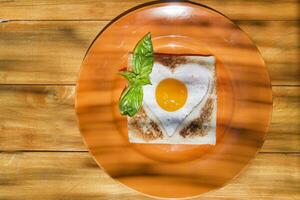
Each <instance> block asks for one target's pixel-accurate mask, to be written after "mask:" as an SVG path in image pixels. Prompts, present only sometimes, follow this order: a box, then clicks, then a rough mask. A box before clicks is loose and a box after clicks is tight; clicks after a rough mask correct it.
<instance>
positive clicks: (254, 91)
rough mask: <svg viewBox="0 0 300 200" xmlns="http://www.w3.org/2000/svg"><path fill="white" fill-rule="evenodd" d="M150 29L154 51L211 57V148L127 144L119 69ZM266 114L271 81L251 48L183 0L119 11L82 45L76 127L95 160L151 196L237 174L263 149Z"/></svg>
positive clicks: (181, 193) (194, 189)
mask: <svg viewBox="0 0 300 200" xmlns="http://www.w3.org/2000/svg"><path fill="white" fill-rule="evenodd" d="M148 32H151V33H152V37H153V45H154V51H155V52H160V53H171V54H211V55H214V56H215V57H216V58H217V65H216V69H217V93H218V111H217V144H216V145H215V146H211V145H159V144H156V145H154V144H131V143H129V142H128V136H127V121H126V117H122V116H120V114H119V111H118V99H119V96H120V94H121V92H122V90H123V88H124V87H125V85H126V81H125V80H124V79H123V78H121V77H120V76H119V75H118V70H120V69H122V68H124V67H126V66H127V59H128V53H129V52H131V51H132V50H133V48H134V47H135V45H136V43H137V42H138V41H139V40H140V39H141V38H142V37H143V36H144V35H145V34H146V33H148ZM271 111H272V91H271V85H270V79H269V76H268V73H267V69H266V67H265V64H264V61H263V59H262V57H261V55H260V53H259V51H258V50H257V48H256V46H255V45H254V44H253V43H252V41H251V40H250V39H249V38H248V37H247V35H246V34H245V33H244V32H242V31H241V30H240V29H239V28H238V27H237V26H236V25H235V24H234V23H233V22H232V21H230V20H229V19H228V18H226V17H225V16H223V15H222V14H220V13H218V12H216V11H214V10H212V9H209V8H207V7H204V6H200V5H197V4H194V3H188V2H181V3H179V2H176V3H175V2H172V3H170V2H168V3H152V4H149V3H148V4H144V5H142V6H138V7H136V8H134V9H131V10H130V11H127V12H126V13H124V14H122V15H121V16H119V17H118V18H117V19H115V20H114V21H113V22H112V23H110V24H109V25H108V26H106V28H105V29H104V30H103V31H101V33H100V34H99V36H98V37H97V38H96V40H95V41H94V43H93V44H92V46H91V47H90V49H89V50H88V52H87V54H86V56H85V58H84V61H83V63H82V66H81V71H80V75H79V79H78V84H77V94H76V112H77V116H78V121H79V127H80V130H81V133H82V135H83V138H84V141H85V143H86V145H87V146H88V148H89V150H90V152H91V154H92V155H93V157H94V159H95V160H96V162H97V163H98V164H99V166H101V168H102V169H103V170H105V171H106V172H107V173H108V174H109V175H110V176H111V177H112V178H114V179H115V180H118V181H119V182H121V183H123V184H124V185H126V186H128V187H130V188H132V189H134V190H136V191H139V192H142V193H143V194H146V195H150V196H155V197H176V198H179V197H191V196H196V195H200V194H202V193H205V192H208V191H210V190H213V189H216V188H219V187H221V186H223V185H224V184H226V183H227V182H228V181H230V180H231V179H233V178H234V177H236V176H237V175H238V174H239V173H240V172H241V170H242V169H243V168H244V167H245V166H246V165H248V163H249V162H250V160H251V159H253V158H254V157H255V155H256V153H257V152H258V151H259V149H260V147H261V146H262V144H263V142H264V138H265V135H266V131H267V128H268V125H269V122H270V116H271ZM99 187H101V186H99Z"/></svg>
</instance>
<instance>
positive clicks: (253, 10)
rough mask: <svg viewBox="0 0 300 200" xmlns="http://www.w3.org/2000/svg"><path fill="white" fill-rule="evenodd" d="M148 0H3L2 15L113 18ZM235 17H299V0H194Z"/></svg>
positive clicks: (286, 18) (53, 18)
mask: <svg viewBox="0 0 300 200" xmlns="http://www.w3.org/2000/svg"><path fill="white" fill-rule="evenodd" d="M145 2H148V1H147V0H132V1H131V0H112V1H107V0H98V1H90V0H81V1H76V0H69V1H66V0H64V1H51V0H42V1H39V0H29V1H0V18H3V19H8V20H91V19H93V20H95V19H97V20H111V19H113V18H114V17H115V16H117V15H119V14H120V13H122V12H124V11H126V10H128V9H130V8H132V7H134V6H136V5H138V4H142V3H145ZM194 2H197V3H201V4H204V5H206V6H209V7H211V8H213V9H215V10H217V11H219V12H221V13H223V14H225V15H227V16H228V17H230V18H232V19H239V20H241V19H243V20H295V19H299V15H298V13H299V12H298V10H297V6H298V3H299V1H297V0H278V1H276V0H251V1H244V0H231V1H218V0H194Z"/></svg>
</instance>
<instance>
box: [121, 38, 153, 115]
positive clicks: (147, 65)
mask: <svg viewBox="0 0 300 200" xmlns="http://www.w3.org/2000/svg"><path fill="white" fill-rule="evenodd" d="M153 63H154V58H153V45H152V41H151V34H150V33H148V34H146V35H145V36H144V37H143V38H142V39H141V40H140V41H139V42H138V43H137V45H136V46H135V48H134V51H133V57H132V63H131V65H132V71H122V72H120V74H121V75H122V76H123V77H125V78H126V79H127V80H128V86H127V88H126V89H125V90H124V91H123V93H122V95H121V97H120V100H119V110H120V113H121V114H122V115H128V116H130V117H132V116H134V115H135V114H136V113H137V112H138V111H139V109H140V107H141V106H142V102H143V88H142V86H144V85H149V84H151V81H150V77H149V76H150V74H151V72H152V67H153Z"/></svg>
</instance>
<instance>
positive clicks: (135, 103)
mask: <svg viewBox="0 0 300 200" xmlns="http://www.w3.org/2000/svg"><path fill="white" fill-rule="evenodd" d="M142 102H143V89H142V86H141V85H137V84H134V85H129V86H128V87H127V88H126V89H125V91H124V92H123V93H122V95H121V98H120V101H119V110H120V113H121V114H122V115H128V116H130V117H132V116H133V115H135V114H136V113H137V112H138V111H139V109H140V107H141V106H142Z"/></svg>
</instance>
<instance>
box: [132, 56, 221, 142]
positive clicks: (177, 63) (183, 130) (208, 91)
mask: <svg viewBox="0 0 300 200" xmlns="http://www.w3.org/2000/svg"><path fill="white" fill-rule="evenodd" d="M131 59H132V55H130V56H129V69H130V68H131ZM162 69H164V70H165V71H168V73H169V75H168V76H170V77H171V78H172V76H173V74H174V76H175V75H176V73H177V72H176V71H179V70H182V69H187V70H186V71H187V72H188V73H187V72H184V73H181V77H182V78H183V79H184V80H190V79H191V78H190V77H192V78H194V79H195V80H196V82H192V81H190V82H188V81H187V82H186V84H187V85H188V84H193V83H200V84H202V85H200V86H199V89H198V87H193V88H195V89H194V90H191V91H190V92H195V93H203V94H202V96H201V98H199V99H197V100H195V98H194V99H193V98H190V99H188V100H193V102H192V104H191V103H190V102H186V104H187V105H188V106H190V107H189V109H182V110H184V117H182V116H183V115H182V113H183V111H182V112H180V111H178V112H173V113H170V112H166V111H162V110H160V112H156V110H157V109H158V108H157V107H159V105H158V104H157V103H156V101H154V100H151V99H153V98H155V96H154V94H153V93H154V91H155V87H156V85H157V84H155V83H156V82H157V80H156V79H155V77H156V74H158V73H163V71H160V70H162ZM203 72H205V73H204V74H203ZM191 74H192V75H191ZM198 75H199V76H198ZM201 79H206V80H208V81H206V82H205V81H202V80H201ZM150 80H151V81H152V82H154V84H152V85H147V86H144V87H143V91H144V97H143V106H142V108H141V109H140V111H139V112H138V113H137V114H136V115H134V116H133V117H128V134H129V141H130V142H132V143H158V144H212V145H214V144H215V143H216V117H217V91H216V74H215V58H214V57H213V56H198V55H189V56H186V55H174V54H173V55H170V54H155V59H154V66H153V70H152V73H151V75H150ZM197 81H198V82H197ZM204 82H205V87H204V86H203V84H204ZM197 86H198V85H197ZM201 88H202V89H201ZM190 96H192V95H191V94H190ZM150 100H151V101H150ZM155 106H157V107H155ZM154 108H155V109H154ZM156 108H157V109H156ZM186 111H188V112H186ZM164 114H166V115H164ZM164 116H171V117H174V119H175V121H176V122H178V123H177V124H175V125H174V124H172V127H171V128H170V127H167V125H166V124H167V123H166V120H165V118H164ZM176 116H178V118H179V116H180V120H176ZM168 120H169V119H168ZM170 131H171V133H170Z"/></svg>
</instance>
